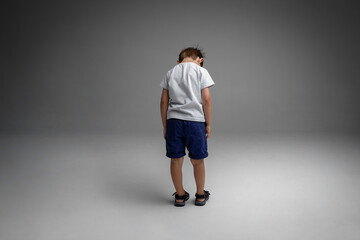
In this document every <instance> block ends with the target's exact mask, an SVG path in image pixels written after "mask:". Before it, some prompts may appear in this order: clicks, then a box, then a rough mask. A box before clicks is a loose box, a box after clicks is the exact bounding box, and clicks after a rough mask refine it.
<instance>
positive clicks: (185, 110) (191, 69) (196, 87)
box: [160, 62, 215, 122]
mask: <svg viewBox="0 0 360 240" xmlns="http://www.w3.org/2000/svg"><path fill="white" fill-rule="evenodd" d="M214 84H215V83H214V81H213V79H212V78H211V76H210V74H209V72H208V71H207V70H206V69H205V68H203V67H201V66H199V65H197V64H196V63H194V62H181V63H179V64H177V65H176V66H175V67H173V68H172V69H170V70H169V71H168V72H167V73H166V75H165V76H164V78H163V80H162V82H161V83H160V86H161V87H163V88H165V89H167V90H168V91H169V98H170V102H169V107H168V112H167V119H170V118H177V119H182V120H189V121H198V122H205V118H204V112H203V108H202V99H201V89H203V88H206V87H210V86H212V85H214Z"/></svg>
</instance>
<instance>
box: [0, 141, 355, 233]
mask: <svg viewBox="0 0 360 240" xmlns="http://www.w3.org/2000/svg"><path fill="white" fill-rule="evenodd" d="M160 135H161V134H159V135H151V134H147V135H146V134H145V135H143V136H140V135H110V134H105V135H102V134H81V135H74V134H73V135H66V134H63V135H59V134H53V135H52V134H16V135H2V136H1V138H0V158H1V161H0V193H1V198H0V239H1V240H14V239H18V240H24V239H27V240H32V239H34V240H53V239H54V240H55V239H59V240H60V239H61V240H64V239H74V240H75V239H76V240H79V239H87V240H91V239H127V240H131V239H144V238H146V239H189V240H190V239H247V240H251V239H276V240H281V239H284V240H292V239H299V240H300V239H301V240H304V239H306V240H309V239H314V240H315V239H316V240H319V239H326V240H331V239H342V240H345V239H354V240H355V239H360V204H359V203H360V190H359V189H360V188H359V185H360V138H359V137H354V136H353V137H350V136H340V135H315V134H308V135H306V134H303V135H215V134H214V135H213V136H212V138H211V139H209V142H208V144H209V154H210V155H209V158H207V159H206V189H207V190H209V191H210V193H211V196H210V200H209V201H208V203H207V204H206V206H205V207H196V206H194V193H195V182H194V178H193V172H192V166H191V163H190V161H189V159H188V158H185V161H184V166H183V171H184V186H185V189H186V190H187V191H188V192H190V194H191V198H190V200H189V201H188V202H187V204H186V206H185V207H184V208H175V207H174V206H173V205H172V203H173V197H172V196H171V194H172V193H173V192H174V189H173V186H172V182H171V177H170V171H169V166H170V165H169V160H168V159H167V158H166V157H165V156H164V151H165V145H164V142H163V140H162V139H161V136H160Z"/></svg>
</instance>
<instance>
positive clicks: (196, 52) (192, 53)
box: [178, 47, 204, 66]
mask: <svg viewBox="0 0 360 240" xmlns="http://www.w3.org/2000/svg"><path fill="white" fill-rule="evenodd" d="M186 57H191V58H192V59H194V60H195V59H196V58H197V57H199V58H204V53H203V51H202V50H201V49H199V48H197V47H188V48H185V49H183V50H182V51H181V52H180V54H179V59H178V61H179V62H182V61H183V60H184V58H186ZM203 65H204V61H202V62H201V63H200V66H203Z"/></svg>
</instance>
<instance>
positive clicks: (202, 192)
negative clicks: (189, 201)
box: [196, 190, 205, 195]
mask: <svg viewBox="0 0 360 240" xmlns="http://www.w3.org/2000/svg"><path fill="white" fill-rule="evenodd" d="M196 193H197V194H198V195H204V194H205V192H204V190H202V191H200V192H199V191H197V192H196Z"/></svg>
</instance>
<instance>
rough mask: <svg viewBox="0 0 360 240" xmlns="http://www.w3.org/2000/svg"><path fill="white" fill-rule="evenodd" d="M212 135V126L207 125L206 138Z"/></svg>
mask: <svg viewBox="0 0 360 240" xmlns="http://www.w3.org/2000/svg"><path fill="white" fill-rule="evenodd" d="M210 136H211V126H206V139H208V138H209V137H210Z"/></svg>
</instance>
